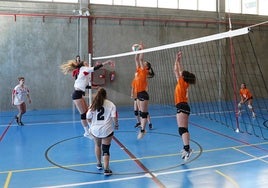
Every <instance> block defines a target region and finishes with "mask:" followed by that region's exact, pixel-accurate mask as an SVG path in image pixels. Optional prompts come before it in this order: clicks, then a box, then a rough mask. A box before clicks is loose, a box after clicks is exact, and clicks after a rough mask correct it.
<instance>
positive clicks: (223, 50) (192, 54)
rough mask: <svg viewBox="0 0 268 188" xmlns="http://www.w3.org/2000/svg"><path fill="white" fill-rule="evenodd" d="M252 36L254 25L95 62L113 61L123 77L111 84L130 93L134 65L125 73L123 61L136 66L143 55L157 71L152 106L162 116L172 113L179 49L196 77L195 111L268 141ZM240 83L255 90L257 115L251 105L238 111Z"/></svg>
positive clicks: (263, 87) (266, 97)
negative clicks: (137, 58)
mask: <svg viewBox="0 0 268 188" xmlns="http://www.w3.org/2000/svg"><path fill="white" fill-rule="evenodd" d="M252 40H254V34H253V33H252V32H250V27H245V28H241V29H237V30H232V31H227V32H223V33H219V34H215V35H210V36H206V37H201V38H197V39H191V40H187V41H182V42H177V43H172V44H168V45H163V46H158V47H153V48H147V49H144V50H140V51H134V52H132V51H131V52H126V53H121V54H116V55H109V56H103V57H93V58H92V60H93V62H94V61H101V60H106V59H112V60H114V61H115V62H116V72H117V74H119V75H120V76H118V79H117V80H116V82H115V84H113V86H110V87H114V88H116V89H117V90H119V91H120V92H121V93H123V94H125V95H129V89H124V88H128V87H130V83H131V80H132V79H133V76H134V71H135V69H134V70H132V72H127V71H126V70H125V67H126V66H124V64H126V63H130V62H131V63H132V66H133V67H134V63H133V61H134V55H135V54H137V53H144V59H145V60H146V61H148V62H150V63H151V64H152V67H153V69H154V72H155V77H154V78H152V79H148V81H149V89H148V92H149V95H150V105H149V106H151V105H156V106H159V110H160V111H161V114H162V115H165V114H170V113H173V114H174V112H175V110H174V108H175V105H174V89H175V86H176V79H175V76H174V73H173V65H174V62H175V58H176V54H177V52H178V51H179V50H180V51H182V59H181V64H182V67H183V69H184V70H188V71H190V72H192V73H194V74H195V75H196V78H197V82H196V84H195V85H191V86H190V87H189V96H188V97H189V104H190V106H191V114H192V115H198V116H200V117H202V118H208V119H209V120H212V121H215V122H217V123H220V124H221V125H224V126H227V127H229V128H232V129H233V130H234V131H239V132H243V133H248V134H252V135H255V136H257V137H261V138H263V139H268V130H267V129H268V122H267V121H268V113H267V109H268V108H267V106H268V89H267V83H265V80H264V77H263V72H262V68H261V66H260V63H259V62H258V58H257V56H256V52H255V49H254V45H253V42H252ZM130 46H131V44H130ZM242 83H246V85H247V88H248V89H249V90H250V91H251V93H252V94H253V108H254V110H255V113H256V117H255V118H253V117H252V112H251V111H250V110H249V108H248V106H247V103H246V104H245V105H243V106H242V113H241V114H240V115H238V114H237V112H238V108H237V105H238V103H239V101H240V95H239V89H240V85H241V84H242ZM120 88H122V89H120ZM170 109H172V110H170Z"/></svg>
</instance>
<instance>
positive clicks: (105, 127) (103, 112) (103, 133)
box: [87, 88, 118, 175]
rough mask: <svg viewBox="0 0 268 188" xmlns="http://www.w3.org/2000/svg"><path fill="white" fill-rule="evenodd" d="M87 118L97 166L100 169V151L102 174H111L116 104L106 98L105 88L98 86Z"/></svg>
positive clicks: (116, 127)
mask: <svg viewBox="0 0 268 188" xmlns="http://www.w3.org/2000/svg"><path fill="white" fill-rule="evenodd" d="M87 119H88V120H89V122H90V123H91V126H90V130H91V134H92V135H93V136H94V141H95V155H96V159H97V168H98V169H99V170H101V169H102V162H101V151H102V156H103V166H104V175H112V171H111V170H110V168H109V161H110V146H111V141H112V138H113V135H114V129H118V116H117V111H116V106H115V105H114V103H113V102H111V101H110V100H108V99H107V94H106V90H105V89H103V88H100V89H99V90H98V92H97V94H96V96H95V98H94V99H93V102H92V105H91V106H90V107H89V110H88V112H87Z"/></svg>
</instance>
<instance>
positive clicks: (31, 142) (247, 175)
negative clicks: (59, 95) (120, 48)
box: [0, 25, 268, 188]
mask: <svg viewBox="0 0 268 188" xmlns="http://www.w3.org/2000/svg"><path fill="white" fill-rule="evenodd" d="M255 27H257V25H256V26H251V27H245V28H239V29H235V30H231V31H227V32H223V33H219V34H215V35H211V36H207V37H201V38H198V39H191V40H187V41H183V42H178V43H171V44H168V45H164V46H158V47H153V48H147V49H144V50H142V51H133V52H132V51H131V52H126V53H122V54H116V55H107V56H103V57H92V63H95V62H96V61H105V60H107V59H111V60H113V61H114V62H115V64H116V66H115V71H116V79H117V80H116V81H117V82H116V84H114V85H113V86H111V87H114V89H117V87H116V85H117V84H122V85H124V84H125V81H126V79H129V81H130V80H131V79H132V76H133V75H131V76H129V75H127V76H128V77H129V78H126V75H124V66H121V65H123V64H124V63H127V62H131V61H133V60H134V55H135V54H136V53H144V54H145V57H146V59H149V60H150V62H151V63H152V64H153V67H154V71H155V73H156V75H157V76H155V78H153V79H152V80H150V79H149V89H148V90H149V94H150V104H149V113H150V117H151V122H152V124H153V128H152V129H149V128H148V125H147V127H146V134H145V136H144V138H143V139H141V140H137V134H138V131H139V129H138V128H135V127H134V126H135V124H136V119H135V116H134V113H133V107H132V106H117V110H118V113H119V130H116V131H115V134H114V138H113V141H112V145H111V149H110V152H111V159H110V160H111V161H110V167H111V170H112V171H113V175H112V176H108V177H106V176H104V175H103V171H101V170H98V169H97V168H96V160H95V154H94V143H93V141H92V140H90V139H88V138H86V137H83V132H84V131H83V128H82V126H81V123H80V115H79V113H78V112H77V111H76V110H75V109H74V108H70V109H65V110H53V109H52V110H31V111H28V112H27V113H26V114H25V116H24V117H23V121H24V124H25V126H18V125H16V122H15V120H14V115H15V112H3V113H1V119H2V120H3V122H4V123H3V124H1V125H0V142H1V150H0V151H1V156H5V157H4V158H3V157H1V158H0V161H1V162H0V166H1V171H0V185H1V186H2V187H4V188H7V187H10V188H12V187H20V185H23V187H35V188H37V187H38V188H45V187H46V188H64V187H90V188H94V187H96V188H99V187H105V188H108V187H113V188H114V187H117V188H121V187H122V188H123V187H128V188H132V187H133V188H134V187H137V185H138V187H148V188H149V187H150V188H154V187H167V188H178V187H181V188H185V187H187V188H191V187H198V188H203V187H204V188H215V187H226V188H227V187H228V188H238V187H241V188H251V187H258V188H266V187H267V186H268V179H267V175H268V168H267V158H268V130H267V129H268V113H267V109H268V108H267V105H268V98H267V96H268V90H267V80H264V78H263V74H266V73H265V72H263V70H262V69H261V67H260V66H259V62H258V57H257V56H256V53H255V48H254V37H255V36H254V32H252V30H253V29H255ZM130 46H131V45H130ZM178 51H182V53H183V56H182V65H183V67H184V69H185V70H189V71H191V72H193V73H195V75H196V77H197V83H196V85H194V86H191V87H190V89H189V104H190V107H191V115H190V119H189V131H190V134H191V142H190V145H191V148H192V149H193V150H194V153H193V154H192V156H191V158H190V159H189V160H188V161H186V162H185V161H184V160H182V159H181V158H180V151H181V149H182V141H181V138H180V136H179V134H178V127H177V123H176V116H175V115H176V108H175V106H174V104H173V95H174V88H175V85H176V82H175V79H174V78H175V77H174V74H173V64H174V60H175V56H176V53H177V52H178ZM256 65H257V66H256ZM256 67H257V68H256ZM102 71H103V70H102ZM96 74H97V73H96ZM133 74H134V72H133ZM102 78H103V77H100V76H97V77H96V79H102ZM121 78H122V79H121ZM95 81H96V82H98V80H95ZM99 82H101V80H99ZM152 82H155V83H157V84H151V83H152ZM129 83H130V82H129ZM241 83H246V84H247V87H248V88H249V89H250V90H251V91H252V93H253V94H254V98H253V99H254V102H253V107H254V110H255V113H256V117H252V114H251V111H250V110H249V108H248V106H247V105H243V106H242V113H241V114H238V103H239V101H240V98H239V88H240V84H241ZM129 86H130V85H127V86H126V87H129ZM129 91H130V90H129V89H126V90H125V91H120V92H122V93H124V94H129ZM66 92H67V91H66ZM69 92H70V94H71V92H72V91H69ZM92 92H93V93H94V90H93V91H92ZM108 98H109V93H108ZM70 100H71V98H70ZM130 100H132V99H130ZM14 164H15V165H14ZM14 166H15V167H16V168H12V167H14ZM36 180H39V181H36Z"/></svg>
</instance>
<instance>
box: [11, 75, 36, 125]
mask: <svg viewBox="0 0 268 188" xmlns="http://www.w3.org/2000/svg"><path fill="white" fill-rule="evenodd" d="M18 80H19V84H18V85H16V86H15V88H14V89H13V91H12V105H15V106H17V108H18V110H19V113H18V114H17V115H16V116H15V119H16V121H17V124H18V125H24V124H23V123H22V121H21V119H22V115H23V114H25V113H26V103H25V102H26V100H27V98H28V101H29V103H31V102H32V101H31V98H30V90H29V88H28V87H27V86H26V85H24V83H25V79H24V77H19V78H18Z"/></svg>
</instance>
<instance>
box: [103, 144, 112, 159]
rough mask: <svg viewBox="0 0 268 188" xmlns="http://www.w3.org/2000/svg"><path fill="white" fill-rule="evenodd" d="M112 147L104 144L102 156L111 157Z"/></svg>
mask: <svg viewBox="0 0 268 188" xmlns="http://www.w3.org/2000/svg"><path fill="white" fill-rule="evenodd" d="M110 146H111V144H110V145H106V144H102V147H101V148H102V155H103V156H105V155H108V156H109V155H110Z"/></svg>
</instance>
